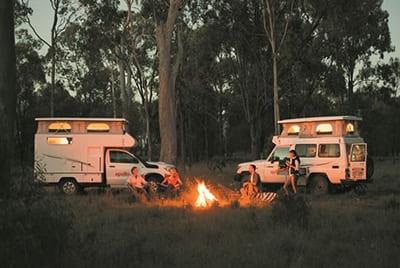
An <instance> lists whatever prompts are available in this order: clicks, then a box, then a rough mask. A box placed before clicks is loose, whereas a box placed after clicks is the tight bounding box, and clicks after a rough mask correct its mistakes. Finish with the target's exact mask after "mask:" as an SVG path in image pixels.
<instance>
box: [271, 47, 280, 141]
mask: <svg viewBox="0 0 400 268" xmlns="http://www.w3.org/2000/svg"><path fill="white" fill-rule="evenodd" d="M274 47H275V46H274ZM272 53H273V56H272V61H273V75H274V132H275V135H279V132H280V129H279V123H278V122H279V120H280V116H279V94H278V63H277V59H276V52H275V48H274V49H273V52H272Z"/></svg>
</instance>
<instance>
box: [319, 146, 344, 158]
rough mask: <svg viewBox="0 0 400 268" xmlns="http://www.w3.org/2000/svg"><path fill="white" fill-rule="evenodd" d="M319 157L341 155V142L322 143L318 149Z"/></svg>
mask: <svg viewBox="0 0 400 268" xmlns="http://www.w3.org/2000/svg"><path fill="white" fill-rule="evenodd" d="M318 156H319V157H340V147H339V144H320V145H319V149H318Z"/></svg>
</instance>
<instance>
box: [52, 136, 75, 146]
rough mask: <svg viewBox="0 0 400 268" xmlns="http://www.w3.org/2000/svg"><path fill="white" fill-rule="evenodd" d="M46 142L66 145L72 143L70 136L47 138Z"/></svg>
mask: <svg viewBox="0 0 400 268" xmlns="http://www.w3.org/2000/svg"><path fill="white" fill-rule="evenodd" d="M47 144H50V145H67V144H72V138H71V137H63V138H47Z"/></svg>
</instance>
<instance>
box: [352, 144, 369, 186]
mask: <svg viewBox="0 0 400 268" xmlns="http://www.w3.org/2000/svg"><path fill="white" fill-rule="evenodd" d="M349 169H350V179H351V180H365V179H367V144H366V143H353V144H352V145H351V148H350V155H349Z"/></svg>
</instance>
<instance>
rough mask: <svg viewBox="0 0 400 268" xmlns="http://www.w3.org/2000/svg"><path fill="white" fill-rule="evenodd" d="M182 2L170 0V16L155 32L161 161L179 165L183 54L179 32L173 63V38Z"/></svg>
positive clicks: (157, 26) (160, 22) (161, 22)
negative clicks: (179, 91) (178, 112)
mask: <svg viewBox="0 0 400 268" xmlns="http://www.w3.org/2000/svg"><path fill="white" fill-rule="evenodd" d="M180 2H181V0H170V6H169V9H168V16H167V19H166V21H165V22H164V21H159V22H158V23H157V25H156V31H155V36H156V40H157V47H158V55H159V65H158V71H159V82H160V90H159V103H158V112H159V125H160V137H161V150H160V160H161V161H164V162H167V163H172V164H176V158H177V135H176V107H175V106H176V101H175V80H176V76H177V74H178V69H179V65H180V61H181V57H182V48H181V46H180V44H181V42H180V40H179V39H180V35H179V34H178V55H177V57H176V61H175V63H174V66H171V40H172V34H173V32H174V24H175V20H176V18H177V16H178V11H179V5H180Z"/></svg>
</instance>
